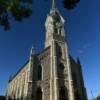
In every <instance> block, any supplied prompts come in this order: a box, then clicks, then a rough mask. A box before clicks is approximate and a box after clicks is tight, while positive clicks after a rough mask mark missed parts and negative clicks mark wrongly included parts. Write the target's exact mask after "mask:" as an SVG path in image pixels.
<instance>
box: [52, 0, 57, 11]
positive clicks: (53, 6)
mask: <svg viewBox="0 0 100 100" xmlns="http://www.w3.org/2000/svg"><path fill="white" fill-rule="evenodd" d="M55 9H56V4H55V0H52V10H55Z"/></svg>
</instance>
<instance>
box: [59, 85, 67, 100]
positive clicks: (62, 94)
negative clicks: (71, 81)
mask: <svg viewBox="0 0 100 100" xmlns="http://www.w3.org/2000/svg"><path fill="white" fill-rule="evenodd" d="M59 100H68V91H67V89H66V87H61V89H60V91H59Z"/></svg>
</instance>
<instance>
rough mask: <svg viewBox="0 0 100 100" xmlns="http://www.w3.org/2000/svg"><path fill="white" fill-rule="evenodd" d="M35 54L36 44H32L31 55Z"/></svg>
mask: <svg viewBox="0 0 100 100" xmlns="http://www.w3.org/2000/svg"><path fill="white" fill-rule="evenodd" d="M34 54H35V49H34V46H33V45H32V48H31V51H30V55H34Z"/></svg>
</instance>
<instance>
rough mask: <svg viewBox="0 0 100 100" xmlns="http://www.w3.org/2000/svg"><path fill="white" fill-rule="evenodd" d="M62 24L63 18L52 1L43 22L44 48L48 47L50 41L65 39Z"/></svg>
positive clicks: (53, 0)
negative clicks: (44, 31)
mask: <svg viewBox="0 0 100 100" xmlns="http://www.w3.org/2000/svg"><path fill="white" fill-rule="evenodd" d="M64 22H65V21H64V19H63V17H62V16H61V15H60V13H59V11H58V9H57V8H56V4H55V0H52V7H51V9H50V13H49V14H48V16H47V19H46V22H45V27H46V37H45V47H48V46H50V42H51V40H61V38H64V39H65V32H64ZM58 38H59V39H58ZM64 39H63V40H64Z"/></svg>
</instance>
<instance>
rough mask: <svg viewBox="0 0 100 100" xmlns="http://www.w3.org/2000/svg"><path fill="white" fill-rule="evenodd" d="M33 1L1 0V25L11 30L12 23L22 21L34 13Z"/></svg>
mask: <svg viewBox="0 0 100 100" xmlns="http://www.w3.org/2000/svg"><path fill="white" fill-rule="evenodd" d="M31 5H32V0H0V25H1V26H3V28H4V30H9V29H10V21H11V20H14V21H22V20H23V19H24V18H26V17H29V16H30V14H31V12H32V6H31Z"/></svg>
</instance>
